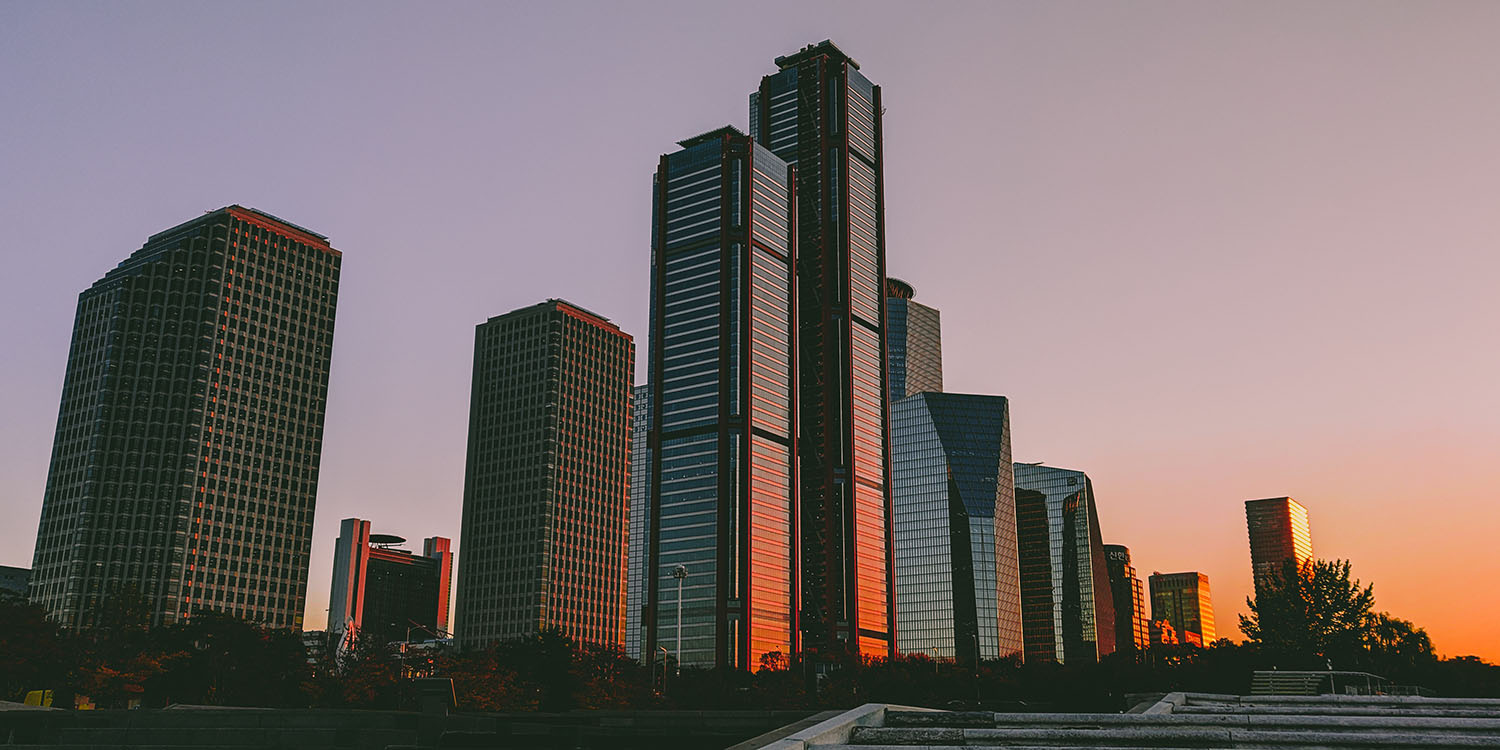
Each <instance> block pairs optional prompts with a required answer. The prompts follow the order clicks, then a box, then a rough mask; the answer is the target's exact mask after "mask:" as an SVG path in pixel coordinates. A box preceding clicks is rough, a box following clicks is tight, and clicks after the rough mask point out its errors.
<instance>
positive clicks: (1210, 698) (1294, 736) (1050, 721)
mask: <svg viewBox="0 0 1500 750" xmlns="http://www.w3.org/2000/svg"><path fill="white" fill-rule="evenodd" d="M846 719H847V720H846V722H845V723H844V725H843V726H842V727H834V726H825V727H824V728H823V729H822V730H821V732H818V733H813V735H810V736H809V737H808V738H807V739H806V740H805V741H803V742H802V743H801V745H800V748H792V747H788V748H787V749H786V750H891V748H924V750H949V749H950V748H975V747H994V748H1011V749H1012V750H1027V749H1028V748H1029V749H1031V750H1041V748H1050V749H1052V750H1056V749H1057V748H1076V749H1080V750H1140V749H1141V748H1159V749H1162V750H1170V749H1175V748H1192V749H1193V750H1230V749H1231V748H1235V749H1243V748H1249V749H1251V750H1353V749H1354V748H1373V749H1377V750H1458V749H1460V748H1496V749H1497V750H1500V700H1459V699H1432V698H1410V697H1389V698H1388V697H1383V696H1382V697H1374V698H1371V697H1351V696H1313V697H1297V698H1286V697H1271V698H1263V697H1260V696H1256V697H1254V698H1250V697H1239V696H1222V695H1207V694H1190V693H1187V694H1185V693H1173V694H1169V695H1167V696H1166V697H1164V698H1162V699H1161V700H1159V701H1157V702H1156V703H1154V704H1152V705H1150V706H1149V707H1148V708H1145V709H1143V710H1142V711H1141V712H1140V713H1126V714H1062V713H1036V714H1020V713H991V712H983V711H922V710H913V709H900V708H896V707H881V706H879V705H877V704H869V705H867V706H865V707H862V708H861V709H859V710H857V711H853V712H849V714H848V716H847V717H846Z"/></svg>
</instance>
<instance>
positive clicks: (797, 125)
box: [750, 41, 895, 657]
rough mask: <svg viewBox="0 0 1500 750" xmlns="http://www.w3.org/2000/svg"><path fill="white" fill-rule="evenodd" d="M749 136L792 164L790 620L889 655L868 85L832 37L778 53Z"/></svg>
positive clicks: (881, 265)
mask: <svg viewBox="0 0 1500 750" xmlns="http://www.w3.org/2000/svg"><path fill="white" fill-rule="evenodd" d="M776 66H777V68H778V69H779V71H778V72H777V73H774V74H772V75H769V76H766V77H764V78H762V79H761V83H760V88H759V89H758V90H757V91H756V92H755V93H754V94H752V95H751V97H750V133H751V135H752V136H754V138H755V140H756V142H757V143H761V144H763V145H765V146H766V147H767V148H769V149H770V150H771V151H772V152H773V153H775V154H776V156H778V157H780V158H781V159H782V160H784V161H786V162H787V163H788V164H791V165H792V166H794V167H795V168H796V170H797V186H796V190H797V192H796V213H797V216H798V219H799V221H798V225H797V227H798V229H797V242H796V245H797V255H798V265H797V295H796V306H797V320H798V325H797V347H798V359H799V363H798V378H799V380H800V382H799V398H798V407H797V408H798V420H799V423H800V426H799V436H798V440H799V441H800V446H799V448H800V453H799V455H800V456H801V484H802V496H801V506H802V514H801V515H802V517H801V519H800V520H801V540H802V551H801V560H802V564H803V569H802V592H801V593H802V626H803V630H804V632H805V633H806V646H807V647H808V648H809V649H812V650H815V651H823V652H830V651H846V650H847V651H854V652H857V653H859V654H861V655H865V656H882V657H883V656H888V655H890V654H893V653H894V647H895V637H894V634H893V633H892V630H893V629H894V625H895V623H894V622H893V617H894V615H893V607H892V604H893V599H894V595H895V592H894V577H893V575H892V546H891V496H890V485H889V473H890V464H889V454H888V444H887V443H888V440H889V436H888V431H887V425H886V418H887V414H888V405H887V400H886V399H887V386H886V382H885V381H886V363H885V327H886V320H885V309H886V308H885V300H884V297H885V295H884V290H885V218H884V217H885V209H884V197H883V196H884V188H883V177H882V166H881V165H882V161H881V154H882V150H881V111H882V107H881V102H880V87H878V86H875V85H874V84H872V83H871V82H870V81H869V79H867V78H865V76H864V75H863V74H862V73H861V72H860V71H859V65H858V63H856V62H855V61H854V60H853V59H851V58H850V57H849V56H848V55H845V54H844V53H843V52H842V51H841V50H839V48H838V47H836V46H834V45H833V43H832V42H827V41H825V42H822V43H819V44H815V45H811V46H808V47H805V48H803V49H802V50H800V51H798V52H797V53H796V54H792V55H787V56H785V57H778V58H776Z"/></svg>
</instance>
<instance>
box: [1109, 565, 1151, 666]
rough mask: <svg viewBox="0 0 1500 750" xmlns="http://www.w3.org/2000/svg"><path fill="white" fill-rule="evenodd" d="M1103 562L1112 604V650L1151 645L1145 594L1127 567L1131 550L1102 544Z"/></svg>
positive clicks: (1126, 649)
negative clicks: (1112, 599)
mask: <svg viewBox="0 0 1500 750" xmlns="http://www.w3.org/2000/svg"><path fill="white" fill-rule="evenodd" d="M1104 562H1105V565H1106V566H1107V567H1108V568H1109V588H1110V592H1111V593H1112V594H1113V596H1114V605H1115V650H1116V651H1141V650H1142V649H1144V648H1146V644H1147V643H1149V642H1150V630H1149V628H1148V627H1147V625H1146V593H1145V586H1144V585H1143V584H1142V583H1141V579H1140V576H1137V575H1136V574H1135V566H1134V565H1131V564H1130V548H1129V547H1126V546H1125V545H1123V544H1106V545H1104Z"/></svg>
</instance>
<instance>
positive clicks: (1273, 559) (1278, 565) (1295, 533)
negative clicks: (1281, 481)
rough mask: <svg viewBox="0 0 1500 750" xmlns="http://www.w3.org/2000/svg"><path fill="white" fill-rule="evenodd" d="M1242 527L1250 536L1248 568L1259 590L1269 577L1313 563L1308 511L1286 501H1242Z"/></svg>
mask: <svg viewBox="0 0 1500 750" xmlns="http://www.w3.org/2000/svg"><path fill="white" fill-rule="evenodd" d="M1245 525H1246V526H1247V527H1249V532H1250V568H1251V570H1252V571H1253V573H1254V576H1255V587H1256V589H1259V588H1260V586H1261V584H1262V581H1264V580H1265V578H1266V576H1268V575H1276V574H1280V573H1281V571H1282V567H1283V566H1284V565H1285V564H1286V563H1287V562H1288V561H1291V562H1294V563H1296V564H1297V567H1299V568H1300V567H1302V564H1303V563H1306V562H1307V561H1308V560H1311V559H1312V555H1313V550H1312V531H1311V530H1310V529H1309V527H1308V524H1307V509H1306V508H1304V507H1302V504H1301V503H1299V502H1297V501H1296V500H1293V499H1291V498H1289V497H1268V498H1265V499H1263V500H1246V501H1245Z"/></svg>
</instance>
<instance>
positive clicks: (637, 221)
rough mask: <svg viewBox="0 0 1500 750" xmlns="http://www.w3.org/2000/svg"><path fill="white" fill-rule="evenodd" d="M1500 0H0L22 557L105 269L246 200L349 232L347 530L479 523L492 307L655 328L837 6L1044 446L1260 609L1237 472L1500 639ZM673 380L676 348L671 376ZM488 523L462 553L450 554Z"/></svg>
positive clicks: (329, 451) (8, 378) (920, 253)
mask: <svg viewBox="0 0 1500 750" xmlns="http://www.w3.org/2000/svg"><path fill="white" fill-rule="evenodd" d="M1496 28H1500V4H1495V3H1481V2H1469V3H1458V2H1423V3H1416V2H1406V3H1388V2H1372V1H1361V2H1350V3H1344V2H1323V3H1316V4H1306V3H1290V2H1251V3H1233V2H1216V3H1195V2H1185V1H1184V2H1165V3H1162V2H1144V1H1141V2H1131V3H1097V2H1082V3H1067V2H1049V3H1026V4H1020V3H981V4H959V3H943V4H929V3H921V4H918V3H901V4H882V3H871V2H859V3H823V2H820V3H807V2H797V3H781V2H758V3H752V4H737V5H731V4H728V3H704V2H699V3H677V4H663V3H658V4H654V5H649V6H648V5H646V4H644V3H633V2H632V3H613V2H609V3H605V2H601V3H597V4H566V3H545V4H544V3H540V2H538V3H532V4H526V5H521V4H500V3H446V4H433V3H421V4H418V3H408V4H377V3H372V2H350V3H337V2H320V3H312V4H308V3H290V4H272V3H264V4H262V3H255V4H247V3H145V2H138V3H41V2H32V3H25V2H19V1H16V0H12V1H11V2H0V176H3V178H0V248H3V253H4V264H3V268H4V273H3V274H0V318H3V319H4V320H7V321H10V325H7V326H4V327H3V328H0V351H3V352H4V356H3V358H0V504H3V506H0V508H3V511H4V515H3V517H4V519H5V520H4V523H3V525H0V564H9V565H20V566H29V565H30V562H31V552H32V545H33V542H34V538H35V532H36V523H37V518H38V515H39V511H40V504H41V497H42V489H43V485H44V484H45V481H46V474H47V461H48V456H49V452H50V449H51V443H52V432H53V428H54V426H55V420H56V415H57V405H58V398H59V394H60V392H61V388H62V375H63V369H64V365H65V360H66V355H67V349H68V341H69V336H70V332H71V329H72V324H73V310H74V305H75V302H76V298H77V294H78V293H79V292H80V291H82V290H83V289H84V288H86V287H87V286H88V285H89V284H91V283H92V282H93V281H94V280H95V279H97V278H98V277H99V276H101V275H103V274H104V273H105V271H107V270H108V269H110V268H112V267H113V266H114V265H115V264H116V263H118V262H119V261H120V260H121V259H123V258H124V257H125V256H126V255H128V254H129V253H130V252H131V251H133V250H135V249H136V248H138V247H140V245H141V244H142V243H143V242H144V241H145V239H146V237H147V236H148V235H150V234H152V233H154V232H157V231H160V230H162V229H165V228H167V227H169V226H172V225H174V224H177V223H179V222H181V221H184V220H187V219H189V218H192V217H193V216H196V215H198V214H199V213H201V212H202V211H204V210H208V209H213V208H218V207H220V206H223V205H226V204H230V203H240V204H244V205H247V206H253V207H257V208H260V209H262V210H265V211H268V212H271V213H273V214H276V215H279V216H282V217H284V218H286V219H288V220H290V221H293V222H296V223H298V224H302V225H305V226H308V227H311V228H313V229H315V230H317V231H319V232H322V233H324V234H327V235H329V236H330V237H331V238H332V241H333V244H334V246H335V247H337V248H339V249H341V250H342V251H343V252H344V270H343V284H342V288H341V291H342V294H341V298H340V300H339V311H338V327H337V334H336V336H335V346H334V359H333V376H332V383H331V385H330V394H329V412H328V420H327V432H326V441H325V449H324V456H323V474H322V484H321V487H320V493H319V501H318V510H317V522H316V525H315V527H314V534H315V538H314V541H313V549H312V554H313V566H312V572H311V581H310V586H309V593H308V620H309V626H310V627H316V626H319V625H321V624H322V621H323V618H324V610H325V607H326V606H327V591H328V582H329V577H330V568H331V556H332V550H333V539H334V537H335V536H337V533H338V521H339V519H341V518H344V517H348V516H359V517H362V518H367V519H371V520H372V521H374V525H375V528H376V530H377V531H382V532H388V533H396V534H400V535H403V536H406V537H408V538H410V539H420V538H421V537H424V536H430V535H445V536H450V537H453V538H454V539H455V540H456V539H457V537H458V535H459V516H460V507H461V502H462V485H463V469H464V446H465V439H466V434H465V432H466V427H467V408H468V392H469V375H470V363H471V356H472V346H473V326H474V325H475V324H477V323H480V322H482V321H483V320H485V319H486V318H488V317H489V316H492V315H496V314H499V313H503V312H506V311H509V310H511V309H514V308H517V307H522V306H525V305H529V304H532V303H534V302H537V301H539V300H541V299H542V298H545V297H563V298H566V299H569V300H571V301H573V302H575V303H577V304H580V305H583V306H585V307H587V308H589V309H592V310H595V311H597V312H599V313H601V314H603V315H606V316H608V317H610V318H612V319H613V320H614V321H615V322H617V323H619V324H620V325H621V327H623V328H624V329H625V330H627V331H629V332H631V333H633V334H636V335H637V336H640V337H641V338H639V339H638V341H637V346H638V347H639V351H640V353H641V354H642V355H644V352H645V347H646V342H645V340H644V337H643V334H644V331H645V321H646V307H647V285H646V283H647V272H648V263H649V251H648V244H649V238H650V231H649V214H650V205H651V201H650V193H649V186H650V180H651V173H652V171H653V170H654V168H655V165H656V161H657V158H658V156H659V155H660V154H661V153H663V152H666V151H669V150H673V149H674V148H675V147H674V145H673V144H674V142H675V141H676V140H678V139H680V138H684V137H686V136H689V135H693V134H696V133H699V132H702V131H705V130H708V129H711V128H713V127H716V126H719V125H723V124H725V123H732V124H735V125H738V126H741V127H744V126H745V124H746V116H747V115H746V100H747V96H748V95H749V93H750V91H751V90H752V89H753V88H754V87H755V86H756V85H757V83H758V81H759V78H760V76H761V75H763V74H766V73H770V72H772V71H773V70H774V66H773V64H772V62H771V61H772V59H773V58H774V57H776V56H777V55H781V54H786V53H789V52H792V51H795V50H796V49H797V48H799V47H801V46H802V45H804V44H806V43H809V42H815V41H818V40H821V39H824V38H830V37H831V38H833V39H834V40H835V41H836V42H838V43H839V45H840V46H841V47H842V48H843V49H845V50H846V51H848V52H849V53H850V54H852V55H853V56H854V57H855V58H856V59H858V60H859V61H860V62H861V64H862V65H863V71H864V72H865V73H866V74H867V75H868V76H869V77H870V78H871V79H872V80H874V81H875V82H876V83H879V84H881V85H882V86H883V88H884V101H885V103H886V107H887V116H886V120H885V133H886V142H885V154H886V161H887V163H886V199H887V206H886V219H887V227H888V244H887V255H888V258H887V266H888V269H887V270H888V271H889V272H890V273H891V274H892V275H894V276H899V277H901V278H904V279H906V280H908V281H910V282H912V284H913V285H914V286H915V287H916V289H917V300H918V301H920V302H923V303H926V304H929V305H933V306H935V307H937V308H939V309H941V310H942V312H943V323H944V336H945V342H944V347H943V348H944V351H945V354H946V356H947V361H946V363H945V365H946V367H945V369H946V384H947V387H948V389H949V390H951V391H959V392H975V393H997V394H1003V395H1007V396H1010V397H1011V398H1012V416H1013V422H1014V424H1013V428H1014V446H1015V455H1016V458H1017V460H1021V461H1039V460H1040V461H1046V462H1047V463H1049V464H1052V465H1056V466H1064V467H1069V468H1076V469H1082V470H1085V471H1087V472H1089V474H1090V475H1091V476H1092V477H1093V479H1094V485H1095V489H1096V492H1097V495H1098V499H1099V514H1100V521H1101V525H1102V527H1103V531H1104V540H1105V542H1107V543H1119V544H1126V545H1128V546H1129V547H1130V548H1131V550H1132V552H1133V554H1134V557H1135V562H1136V565H1137V568H1138V569H1139V570H1140V571H1141V573H1142V575H1143V576H1144V575H1146V574H1149V573H1150V572H1151V571H1152V570H1159V571H1162V572H1173V571H1181V570H1200V571H1203V572H1205V573H1207V574H1208V576H1209V577H1210V580H1211V583H1212V586H1213V592H1214V603H1215V605H1216V614H1217V618H1218V621H1219V623H1220V629H1221V632H1223V633H1225V634H1229V635H1237V633H1236V631H1235V628H1234V626H1233V624H1234V619H1235V618H1234V615H1235V614H1236V613H1238V612H1241V611H1243V610H1244V609H1245V607H1244V597H1245V595H1246V593H1247V590H1248V589H1249V584H1250V571H1249V560H1248V557H1249V552H1248V547H1247V543H1246V535H1245V527H1244V510H1243V505H1242V501H1244V500H1246V499H1249V498H1258V497H1266V496H1276V495H1292V496H1294V497H1296V498H1297V499H1298V500H1300V501H1301V502H1302V503H1303V504H1304V505H1306V506H1307V507H1308V509H1309V512H1310V514H1311V519H1312V531H1313V539H1314V546H1315V551H1316V553H1317V554H1318V556H1320V557H1325V558H1334V557H1338V558H1350V559H1352V560H1353V562H1354V570H1355V573H1356V575H1358V576H1359V577H1361V578H1363V579H1365V580H1367V581H1374V582H1375V584H1376V588H1375V590H1376V597H1377V603H1376V606H1377V608H1379V609H1385V610H1389V611H1391V612H1392V613H1394V614H1396V615H1397V616H1400V617H1404V618H1407V619H1411V620H1414V621H1415V622H1417V623H1418V624H1419V625H1423V626H1425V627H1426V628H1427V630H1428V632H1429V633H1430V634H1431V635H1432V637H1433V639H1434V641H1435V643H1436V645H1437V647H1438V650H1439V651H1440V652H1442V653H1444V654H1449V655H1454V654H1464V653H1477V654H1480V655H1482V656H1484V657H1486V658H1488V659H1490V660H1492V661H1493V660H1500V635H1497V631H1496V628H1495V623H1496V622H1497V621H1500V598H1497V597H1496V596H1494V594H1493V588H1494V586H1495V585H1496V581H1497V580H1500V555H1497V554H1496V553H1495V546H1496V537H1497V534H1500V503H1497V502H1495V495H1496V489H1495V488H1496V487H1497V486H1500V396H1497V392H1500V391H1497V386H1500V347H1497V341H1500V293H1497V280H1500V253H1497V252H1496V250H1495V242H1496V239H1497V237H1500V211H1497V208H1500V206H1497V202H1500V147H1497V145H1496V137H1497V135H1496V134H1497V133H1500V95H1497V94H1496V92H1497V91H1500V45H1496V44H1495V43H1494V30H1495V29H1496ZM638 372H642V373H643V372H644V368H643V367H638ZM459 554H460V555H462V550H459Z"/></svg>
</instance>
